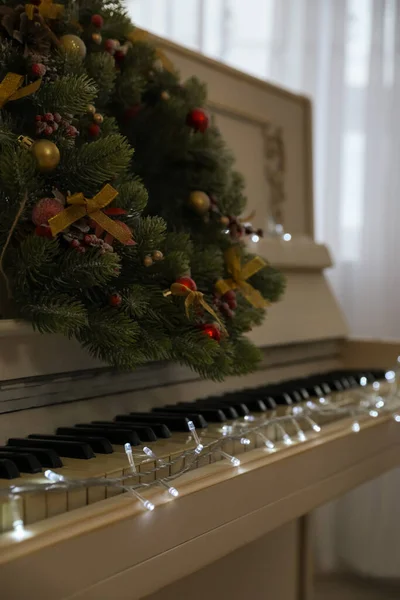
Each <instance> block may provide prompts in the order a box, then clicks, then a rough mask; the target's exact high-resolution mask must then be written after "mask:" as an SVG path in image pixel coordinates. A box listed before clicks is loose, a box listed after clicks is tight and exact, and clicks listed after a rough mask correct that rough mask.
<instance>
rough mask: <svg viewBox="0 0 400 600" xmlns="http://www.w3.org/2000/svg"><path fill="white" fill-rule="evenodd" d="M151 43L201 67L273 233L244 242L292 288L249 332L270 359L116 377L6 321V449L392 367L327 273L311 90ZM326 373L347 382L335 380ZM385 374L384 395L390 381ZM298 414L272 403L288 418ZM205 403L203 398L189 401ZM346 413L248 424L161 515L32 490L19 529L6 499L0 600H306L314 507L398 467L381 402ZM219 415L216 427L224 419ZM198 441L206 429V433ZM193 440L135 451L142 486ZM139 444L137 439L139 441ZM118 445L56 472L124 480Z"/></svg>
mask: <svg viewBox="0 0 400 600" xmlns="http://www.w3.org/2000/svg"><path fill="white" fill-rule="evenodd" d="M156 41H157V43H158V45H159V47H160V49H161V50H162V51H163V52H165V53H166V54H167V55H168V57H169V58H170V59H171V60H172V61H173V63H174V64H175V65H176V66H177V67H178V68H179V70H180V71H181V73H182V75H183V76H184V77H187V76H190V75H192V74H196V75H198V76H199V77H200V78H201V79H203V80H205V81H207V83H208V85H209V95H210V102H209V107H210V110H211V111H212V112H213V114H214V115H215V117H216V119H217V122H218V123H219V125H220V127H221V129H222V130H223V132H224V134H225V136H226V138H227V140H228V142H229V144H230V146H231V147H232V148H233V149H234V151H235V153H236V156H237V160H238V165H239V168H240V170H241V171H242V172H243V173H244V174H245V175H246V177H247V185H248V194H249V201H250V203H249V209H250V210H252V209H254V210H256V217H255V218H254V220H253V222H254V224H255V225H256V226H257V227H264V228H267V227H268V226H269V227H270V229H271V230H273V232H274V233H275V234H272V235H269V236H266V237H265V238H264V239H261V240H260V241H259V242H258V243H257V244H253V242H250V244H251V245H252V250H256V251H257V253H258V254H260V255H261V256H263V257H265V258H267V259H268V260H269V261H270V262H271V263H272V264H274V265H275V266H277V267H279V268H281V269H282V270H283V271H284V272H285V273H286V275H287V282H288V285H287V292H286V295H285V297H284V299H283V301H282V302H281V303H280V304H278V305H277V306H274V307H273V308H272V309H271V310H270V314H269V316H268V319H267V321H266V322H265V323H264V325H263V326H262V327H260V328H258V329H257V330H254V331H253V332H252V334H251V338H252V339H253V340H254V342H255V343H256V344H258V345H259V346H260V347H262V348H263V351H264V360H263V363H262V366H261V368H260V370H259V371H257V372H256V373H254V374H252V375H248V376H246V377H243V378H240V379H239V378H231V379H228V380H226V381H225V382H223V383H214V382H208V381H201V380H199V379H198V378H197V377H196V376H195V375H194V374H193V373H192V372H190V371H188V370H186V369H183V368H180V367H177V366H173V365H169V364H156V365H152V366H150V367H147V368H143V369H140V370H138V371H137V372H136V373H132V374H117V373H114V372H111V371H110V370H109V369H106V368H104V366H103V365H100V364H99V363H96V362H94V361H93V360H92V359H90V358H89V357H88V355H86V354H85V353H84V351H83V350H81V349H80V348H79V347H78V346H77V345H75V344H74V343H73V342H70V341H67V340H64V339H62V338H58V337H56V336H41V335H39V334H35V333H33V332H32V331H31V329H30V327H29V326H28V325H24V324H21V323H17V322H15V321H9V320H3V321H0V445H2V446H3V447H4V445H6V444H7V443H8V444H9V445H11V446H12V445H13V443H11V442H9V440H10V439H11V440H21V439H23V438H27V436H28V435H31V434H43V435H45V434H48V435H53V434H54V432H55V431H56V430H57V428H59V427H65V428H68V427H69V428H70V427H71V426H74V425H75V424H76V423H81V424H82V423H90V422H93V421H103V422H105V421H108V422H109V421H112V420H113V419H114V418H115V417H116V415H129V414H130V413H131V412H134V411H140V412H146V411H150V410H152V409H154V408H157V407H163V406H166V405H171V404H174V405H177V404H178V403H179V402H186V403H187V402H195V401H197V400H198V399H199V398H205V397H208V398H210V397H212V398H214V397H215V396H221V402H225V403H228V404H229V402H228V400H229V399H231V403H232V404H234V405H235V406H237V404H240V405H241V404H242V403H243V404H245V403H246V399H245V394H246V393H247V392H245V393H244V395H243V394H242V395H239V397H238V398H237V399H236V400H235V396H234V395H233V394H230V395H228V394H229V393H231V392H237V391H240V390H242V389H245V388H246V389H247V390H248V389H250V388H253V389H260V390H264V391H265V388H266V387H268V386H272V384H274V383H276V382H279V386H280V388H279V394H280V393H281V392H283V393H286V392H285V390H288V391H287V393H288V394H289V396H290V394H291V393H292V390H293V389H294V387H293V385H288V387H285V386H286V384H285V382H287V381H293V380H297V381H299V380H300V379H301V378H308V379H303V381H308V382H309V383H310V382H312V381H314V383H315V381H316V380H317V379H318V376H319V375H320V374H323V375H321V377H322V379H321V377H320V381H324V377H325V378H326V381H327V382H328V383H327V385H328V387H329V385H330V388H329V390H328V392H327V394H328V397H329V398H331V400H332V402H333V403H335V402H336V401H339V400H340V401H342V400H343V398H344V397H345V398H347V401H349V399H350V400H351V398H352V396H354V397H355V396H356V395H357V394H360V390H359V389H358V388H354V389H346V388H345V387H343V388H341V386H342V384H343V381H344V380H345V379H346V373H349V374H350V373H353V374H357V373H358V374H362V373H366V374H367V377H368V373H370V372H371V373H375V375H376V377H375V378H376V379H379V377H378V375H377V374H376V373H377V372H378V371H379V370H383V373H384V371H385V370H387V369H391V368H392V367H393V365H394V364H395V362H396V357H397V354H398V350H399V344H396V343H394V342H388V343H387V342H384V341H379V340H368V341H364V340H351V339H348V337H347V329H346V323H345V320H344V318H343V315H342V313H341V310H340V308H339V306H338V304H337V302H336V300H335V297H334V295H333V293H332V290H331V289H330V287H329V284H328V281H327V279H326V276H325V270H326V269H328V268H329V267H331V266H332V263H331V258H330V255H329V251H328V250H327V248H326V247H325V246H323V245H320V244H317V243H316V242H315V241H314V237H313V195H312V148H311V139H312V131H311V122H312V118H311V106H310V103H309V101H308V100H307V99H306V98H304V97H300V96H297V95H294V94H291V93H289V92H287V91H285V90H283V89H280V88H277V87H274V86H272V85H270V84H267V83H265V82H262V81H259V80H257V79H254V78H252V77H250V76H247V75H244V74H243V73H240V72H237V71H235V70H233V69H230V68H228V67H226V66H223V65H221V64H219V63H216V62H214V61H211V60H209V59H207V58H204V57H202V56H200V55H198V54H195V53H193V52H190V51H188V50H185V49H183V48H181V47H179V46H175V45H173V44H171V43H169V42H166V41H165V40H161V39H158V40H156ZM276 225H278V226H279V225H281V226H282V228H281V229H280V228H279V227H276ZM278 234H279V235H278ZM346 370H347V371H346ZM350 370H351V371H350ZM334 372H335V373H339V375H337V377H338V378H339V379H340V380H341V381H342V383H340V381H339V383H338V384H337V385H336V383H335V381H334V380H335V377H334V376H333V375H332V373H334ZM324 374H326V375H324ZM312 376H315V379H314V380H313V379H312ZM371 378H372V379H369V380H368V383H371V381H372V380H373V378H374V377H373V375H371ZM310 385H311V383H310ZM312 385H314V384H312ZM381 385H382V389H385V390H386V388H385V383H382V384H381ZM335 386H336V387H335ZM268 389H269V388H268ZM340 389H343V391H342V392H341V391H340ZM365 389H366V390H367V391H368V389H369V388H368V386H367V387H366V388H365ZM277 393H278V392H277ZM256 397H257V394H255V395H254V394H253V395H252V396H251V398H253V400H254V398H256ZM227 399H228V400H227ZM292 401H293V402H294V401H295V400H293V396H292ZM217 404H218V403H217ZM182 406H183V405H182ZM253 406H254V405H253ZM267 409H271V407H268V406H267ZM289 409H290V410H291V409H292V407H291V406H289ZM289 409H288V406H283V407H282V406H278V411H279V410H280V411H283V413H284V412H285V411H287V410H289ZM196 410H197V411H199V410H200V409H199V408H198V407H197V408H196V405H195V404H193V412H195V411H196ZM271 410H272V409H271ZM250 413H251V410H250ZM267 413H268V411H267ZM283 413H282V414H283ZM155 414H156V413H155ZM268 414H269V413H268ZM242 416H243V415H242ZM267 416H268V415H267ZM160 419H162V418H161V416H160ZM315 420H316V422H319V421H318V419H317V417H315ZM353 424H354V417H352V416H351V415H350V414H346V413H344V414H341V415H337V416H336V417H335V418H332V419H330V420H329V422H326V423H322V424H321V426H322V430H321V431H315V430H313V428H312V427H310V426H308V428H307V427H306V428H305V429H304V431H305V434H306V440H305V441H302V442H300V441H296V442H295V443H292V444H290V445H285V444H283V443H282V440H281V438H280V437H279V435H278V434H279V432H278V433H276V432H275V434H274V436H275V437H274V441H275V443H276V448H275V450H276V451H274V452H271V451H269V450H268V448H266V447H265V445H264V444H262V443H258V442H257V439H256V438H257V436H254V439H253V438H252V439H251V444H249V445H248V446H244V445H242V446H241V445H240V444H236V445H234V447H233V450H232V455H233V454H235V456H237V457H238V458H239V459H240V461H241V464H240V466H238V467H233V466H232V464H231V463H230V461H229V460H226V458H225V459H224V458H223V457H219V458H221V460H217V458H216V457H215V456H213V457H210V456H202V455H201V453H200V454H199V457H198V460H196V462H195V463H194V464H193V467H194V468H192V469H190V470H189V471H187V472H186V473H185V474H183V475H182V476H180V477H178V478H176V479H174V480H173V481H174V483H173V485H174V486H176V488H177V489H178V491H179V497H178V498H172V497H171V496H170V495H168V493H167V492H166V491H165V490H163V489H162V488H161V487H154V486H153V487H151V488H150V489H149V490H148V492H143V493H144V495H145V496H146V498H148V499H149V500H150V501H151V502H152V503H153V504H154V505H155V510H154V511H151V512H149V511H146V510H143V507H142V505H141V504H140V502H138V501H137V500H136V499H135V498H134V497H132V496H131V495H129V494H128V493H118V492H119V491H120V490H116V489H113V488H107V487H106V486H97V487H91V488H88V489H87V490H86V489H80V488H79V489H75V490H69V491H68V490H63V489H61V488H60V489H58V490H57V489H56V490H54V489H53V490H49V491H47V492H40V493H33V492H32V493H31V494H28V495H24V496H23V498H22V499H21V501H20V503H19V508H18V510H19V511H20V515H21V517H22V519H23V521H24V528H23V531H22V534H21V532H19V533H20V535H16V532H15V530H14V529H13V527H12V524H13V516H12V514H11V513H10V506H9V502H8V497H7V496H5V495H3V496H1V495H0V531H1V530H2V533H0V573H1V593H2V598H4V600H25V599H27V600H28V599H29V600H36V599H38V600H39V599H40V600H136V599H139V598H147V599H148V600H161V599H162V600H178V599H179V600H181V599H182V600H186V599H188V600H189V599H190V600H200V599H202V600H204V599H207V600H217V599H218V600H220V599H225V598H232V599H235V600H236V599H237V600H240V599H242V598H245V599H246V600H247V599H250V598H251V599H252V600H261V599H264V598H276V599H277V600H311V598H312V594H313V549H312V539H313V537H312V519H310V516H309V515H310V514H311V513H312V511H313V510H314V509H315V508H316V507H318V506H320V505H322V504H324V503H326V502H328V501H329V500H332V499H334V498H336V497H338V496H340V495H342V494H343V493H345V492H346V491H347V490H350V489H352V488H354V487H356V486H357V485H359V484H361V483H363V482H365V481H368V480H370V479H373V478H375V477H377V476H378V475H380V474H381V473H383V472H386V471H389V470H390V469H392V468H394V467H396V466H398V465H399V464H400V451H399V450H400V425H399V424H398V423H397V422H396V421H395V419H393V416H392V415H390V414H388V413H387V412H385V411H383V412H382V413H379V414H378V415H377V416H376V417H375V418H370V416H369V415H366V416H365V417H360V418H359V431H357V432H356V433H355V432H354V429H353V427H352V425H353ZM212 427H213V428H214V429H212V431H215V429H216V428H218V427H219V426H218V425H215V424H214V425H213V426H212ZM317 429H319V427H317ZM209 431H211V429H209ZM292 433H293V431H292V432H291V434H292ZM294 433H295V432H294ZM201 435H204V436H207V435H208V433H207V428H206V430H205V432H203V433H201ZM187 437H188V436H187V434H183V433H182V432H181V431H180V430H179V429H178V430H173V431H172V435H171V438H169V439H163V440H159V439H158V440H157V441H154V443H152V444H151V448H152V449H153V450H154V452H156V454H157V457H158V458H166V457H167V458H169V459H170V461H171V459H172V463H171V464H170V465H169V466H167V467H166V468H165V469H163V470H162V473H160V472H158V473H157V475H155V474H154V473H153V474H151V473H150V474H149V465H150V467H151V466H152V465H153V466H154V465H155V464H156V463H155V461H154V460H153V462H152V460H151V458H147V459H146V460H145V461H142V462H140V461H139V463H140V464H139V463H138V469H139V471H140V472H143V473H144V474H143V476H142V479H141V480H142V481H143V482H146V481H147V482H149V481H151V480H154V478H155V477H156V476H157V477H162V478H165V477H169V476H170V475H172V474H173V473H174V468H175V469H176V470H179V469H180V468H181V466H180V464H179V460H177V461H176V462H175V463H173V457H174V456H178V457H179V456H180V454H179V453H180V452H181V451H182V450H178V449H177V447H179V444H181V445H182V448H185V444H186V443H187ZM29 439H31V440H32V439H34V438H29ZM49 439H50V438H49ZM14 443H16V442H14ZM29 443H32V442H29V440H28V441H27V442H26V444H27V445H28V446H29ZM144 444H145V442H144V441H143V440H141V446H139V448H138V450H137V451H138V452H139V450H141V448H142V446H143V445H144ZM146 444H147V445H150V443H149V442H146ZM112 446H113V450H114V454H110V455H107V456H105V455H104V454H98V453H94V454H95V457H94V458H92V459H90V460H79V459H78V458H77V457H75V458H74V455H73V456H72V457H71V454H68V451H67V450H65V452H66V453H67V456H66V457H65V456H63V453H62V451H61V450H60V455H61V459H62V461H63V467H62V468H59V469H58V472H59V473H65V474H66V476H67V477H68V476H75V477H76V478H79V477H81V478H85V477H92V476H93V477H95V476H96V477H100V476H107V477H109V476H117V475H118V474H123V473H124V472H125V471H124V469H125V467H126V468H128V466H129V465H128V461H127V460H126V464H125V463H124V462H123V461H124V460H125V457H124V455H123V453H122V452H121V451H120V448H121V445H120V442H118V443H113V444H112ZM22 447H23V446H22ZM38 447H39V446H36V448H38ZM134 450H135V448H134ZM74 452H75V450H74ZM37 456H39V453H37ZM0 459H1V452H0ZM113 461H114V462H113ZM41 466H43V470H44V468H45V467H44V465H43V463H41ZM63 469H65V471H63ZM43 470H41V471H40V472H36V473H29V472H25V471H23V467H21V469H20V471H21V474H20V476H19V477H16V478H14V479H11V480H7V479H0V491H1V489H3V490H4V489H7V487H8V486H9V485H17V486H18V485H20V484H28V483H29V482H38V481H43V480H44V475H43ZM55 470H56V471H57V468H55ZM150 470H151V469H150ZM71 474H72V475H71ZM74 474H75V475H74ZM10 514H11V516H10Z"/></svg>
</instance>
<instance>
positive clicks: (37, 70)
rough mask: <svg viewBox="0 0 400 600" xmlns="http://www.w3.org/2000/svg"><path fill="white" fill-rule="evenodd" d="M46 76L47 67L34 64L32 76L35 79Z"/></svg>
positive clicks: (41, 64)
mask: <svg viewBox="0 0 400 600" xmlns="http://www.w3.org/2000/svg"><path fill="white" fill-rule="evenodd" d="M45 74H46V67H45V66H44V64H43V63H33V65H32V75H34V76H35V77H43V76H44V75H45Z"/></svg>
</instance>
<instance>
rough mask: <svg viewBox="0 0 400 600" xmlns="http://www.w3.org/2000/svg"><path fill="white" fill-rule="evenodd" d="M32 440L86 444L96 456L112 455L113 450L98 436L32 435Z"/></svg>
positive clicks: (108, 443) (30, 436)
mask: <svg viewBox="0 0 400 600" xmlns="http://www.w3.org/2000/svg"><path fill="white" fill-rule="evenodd" d="M28 437H29V438H30V439H42V440H64V441H66V442H86V444H89V446H90V447H91V449H92V450H93V452H95V453H96V454H112V453H113V448H112V445H111V443H110V442H109V441H108V440H107V439H106V438H103V437H97V436H84V437H82V436H78V435H75V436H74V435H48V434H41V433H40V434H37V433H34V434H31V435H29V436H28Z"/></svg>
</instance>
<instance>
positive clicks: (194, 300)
mask: <svg viewBox="0 0 400 600" xmlns="http://www.w3.org/2000/svg"><path fill="white" fill-rule="evenodd" d="M171 295H172V296H186V299H185V313H186V316H187V317H188V318H189V314H190V309H191V307H199V306H201V307H202V308H204V310H206V311H207V312H208V313H210V315H211V316H212V317H214V319H215V320H216V321H217V323H218V325H219V326H220V328H221V331H223V332H224V333H226V329H225V326H224V324H223V323H222V321H221V319H219V318H218V316H217V314H216V312H215V311H214V310H213V309H212V308H211V306H210V305H209V304H207V302H206V301H205V300H204V294H202V293H201V292H194V291H193V290H191V289H189V288H188V287H186V285H182V284H181V283H173V284H172V285H171V287H170V289H169V290H167V291H166V292H164V296H171Z"/></svg>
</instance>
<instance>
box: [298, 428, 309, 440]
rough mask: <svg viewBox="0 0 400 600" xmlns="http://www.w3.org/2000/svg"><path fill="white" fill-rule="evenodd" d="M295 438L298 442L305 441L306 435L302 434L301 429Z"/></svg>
mask: <svg viewBox="0 0 400 600" xmlns="http://www.w3.org/2000/svg"><path fill="white" fill-rule="evenodd" d="M297 437H298V439H299V440H300V442H306V441H307V438H306V434H305V433H304V431H303V430H302V429H300V431H299V432H298V434H297Z"/></svg>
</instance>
